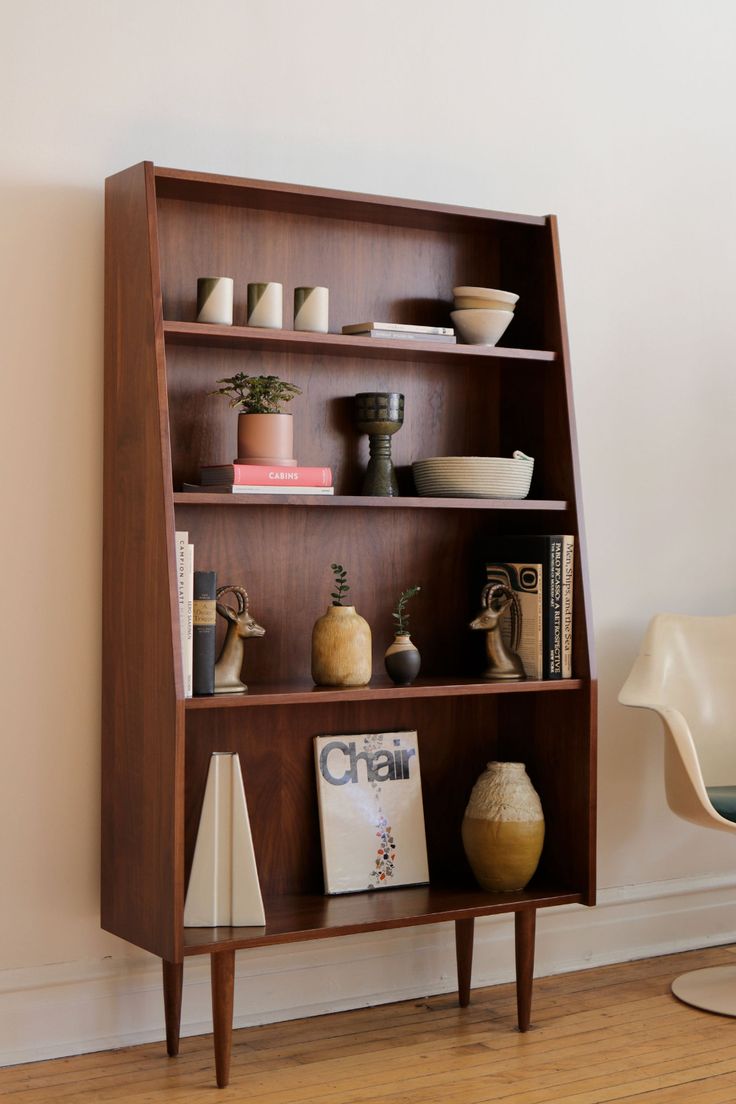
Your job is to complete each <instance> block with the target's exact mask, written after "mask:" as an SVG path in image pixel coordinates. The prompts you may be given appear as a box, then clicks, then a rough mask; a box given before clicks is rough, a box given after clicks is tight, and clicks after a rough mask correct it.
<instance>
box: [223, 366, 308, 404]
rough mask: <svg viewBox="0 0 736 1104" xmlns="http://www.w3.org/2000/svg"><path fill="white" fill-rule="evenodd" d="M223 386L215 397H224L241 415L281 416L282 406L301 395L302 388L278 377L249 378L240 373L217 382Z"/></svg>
mask: <svg viewBox="0 0 736 1104" xmlns="http://www.w3.org/2000/svg"><path fill="white" fill-rule="evenodd" d="M217 382H218V383H220V384H222V385H223V386H222V387H218V389H217V390H216V391H212V392H211V394H213V395H224V396H225V398H227V399H229V400H230V406H232V407H237V406H239V407H240V413H241V414H281V413H282V411H281V406H282V405H283V404H284V403H287V402H291V400H292V399H293V398H294V396H295V395H301V393H302V391H301V388H300V387H297V386H296V384H294V383H285V382H284V380H280V379H279V377H278V376H248V375H246V374H245V372H238V373H237V374H236V375H234V376H229V377H227V378H226V379H221V380H218V381H217Z"/></svg>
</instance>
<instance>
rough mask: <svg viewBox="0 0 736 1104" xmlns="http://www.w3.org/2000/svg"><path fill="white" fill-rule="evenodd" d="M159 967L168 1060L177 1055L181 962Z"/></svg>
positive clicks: (181, 979)
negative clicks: (161, 973) (162, 980)
mask: <svg viewBox="0 0 736 1104" xmlns="http://www.w3.org/2000/svg"><path fill="white" fill-rule="evenodd" d="M161 965H162V966H163V972H164V1013H165V1015H166V1050H167V1053H168V1055H169V1058H176V1056H177V1054H178V1053H179V1029H180V1026H181V986H182V981H183V978H184V963H183V962H167V961H166V959H163V961H162V963H161Z"/></svg>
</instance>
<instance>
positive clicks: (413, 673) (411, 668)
mask: <svg viewBox="0 0 736 1104" xmlns="http://www.w3.org/2000/svg"><path fill="white" fill-rule="evenodd" d="M383 662H384V664H385V667H386V671H387V673H388V677H389V678H390V679H391V681H392V682H395V683H396V685H397V686H411V684H412V683H413V682H414V679H415V678H416V677H417V675H418V674H419V670H420V668H421V666H422V657H421V656H420V654H419V649H418V648H417V647H415V645H414V644H412V642H411V637H410V636H409V633H407V632H404V633H396V635H395V636H394V642H393V644H389V646H388V648H387V649H386V652H385V655H384V657H383Z"/></svg>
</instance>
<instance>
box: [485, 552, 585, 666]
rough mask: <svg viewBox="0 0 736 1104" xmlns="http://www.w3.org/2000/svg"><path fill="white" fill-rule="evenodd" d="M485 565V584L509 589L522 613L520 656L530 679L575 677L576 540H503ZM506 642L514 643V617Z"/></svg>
mask: <svg viewBox="0 0 736 1104" xmlns="http://www.w3.org/2000/svg"><path fill="white" fill-rule="evenodd" d="M491 556H492V557H493V558H492V559H491V558H490V557H489V559H488V560H487V562H486V565H485V570H486V580H487V581H488V582H489V583H503V584H505V585H506V586H508V587H510V588H511V589H512V590H513V591H514V592H515V594H516V597H517V598H518V600H519V607H520V609H521V637H520V642H519V646H518V647H517V649H516V652H517V654H518V656H519V658H520V659H521V662H522V663H523V665H524V671H525V673H526V677H527V678H528V679H568V678H572V597H573V563H574V556H575V538H574V537H573V536H570V535H567V534H554V535H551V536H547V535H544V536H519V537H499V538H498V539H497V540H494V542H493V545H492V546H491ZM501 631H502V633H503V635H504V641H505V643H507V644H509V645H510V641H511V615H510V612H508V611H507V612H506V613H505V614H504V616H503V620H502V622H501Z"/></svg>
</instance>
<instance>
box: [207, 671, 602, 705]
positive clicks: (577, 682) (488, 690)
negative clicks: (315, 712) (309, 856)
mask: <svg viewBox="0 0 736 1104" xmlns="http://www.w3.org/2000/svg"><path fill="white" fill-rule="evenodd" d="M583 685H584V683H583V680H582V679H543V680H536V679H528V680H526V681H524V682H482V681H480V680H478V679H460V678H456V679H453V678H447V679H442V678H434V679H427V678H418V679H417V680H416V682H413V683H412V684H411V686H395V685H394V684H393V683H392V682H388V681H387V680H385V679H374V680H372V681H371V684H370V685H369V686H355V687H346V688H345V689H333V688H330V687H324V686H315V685H314V683H312V682H306V681H301V682H283V683H275V684H271V685H269V684H268V683H266V684H265V685H260V684H255V685H254V684H253V683H251V684H250V686H249V688H248V693H247V694H215V696H214V697H211V698H187V700H186V702H185V706H186V709H187V712H189V711H190V710H196V711H199V710H202V709H249V708H252V707H254V706H259V705H325V704H327V703H332V702H335V703H343V702H359V701H389V702H390V701H400V700H402V699H404V698H463V697H476V696H478V695H483V694H555V693H559V692H561V691H562V692H564V691H566V690H580V689H581V688H582V687H583Z"/></svg>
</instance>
